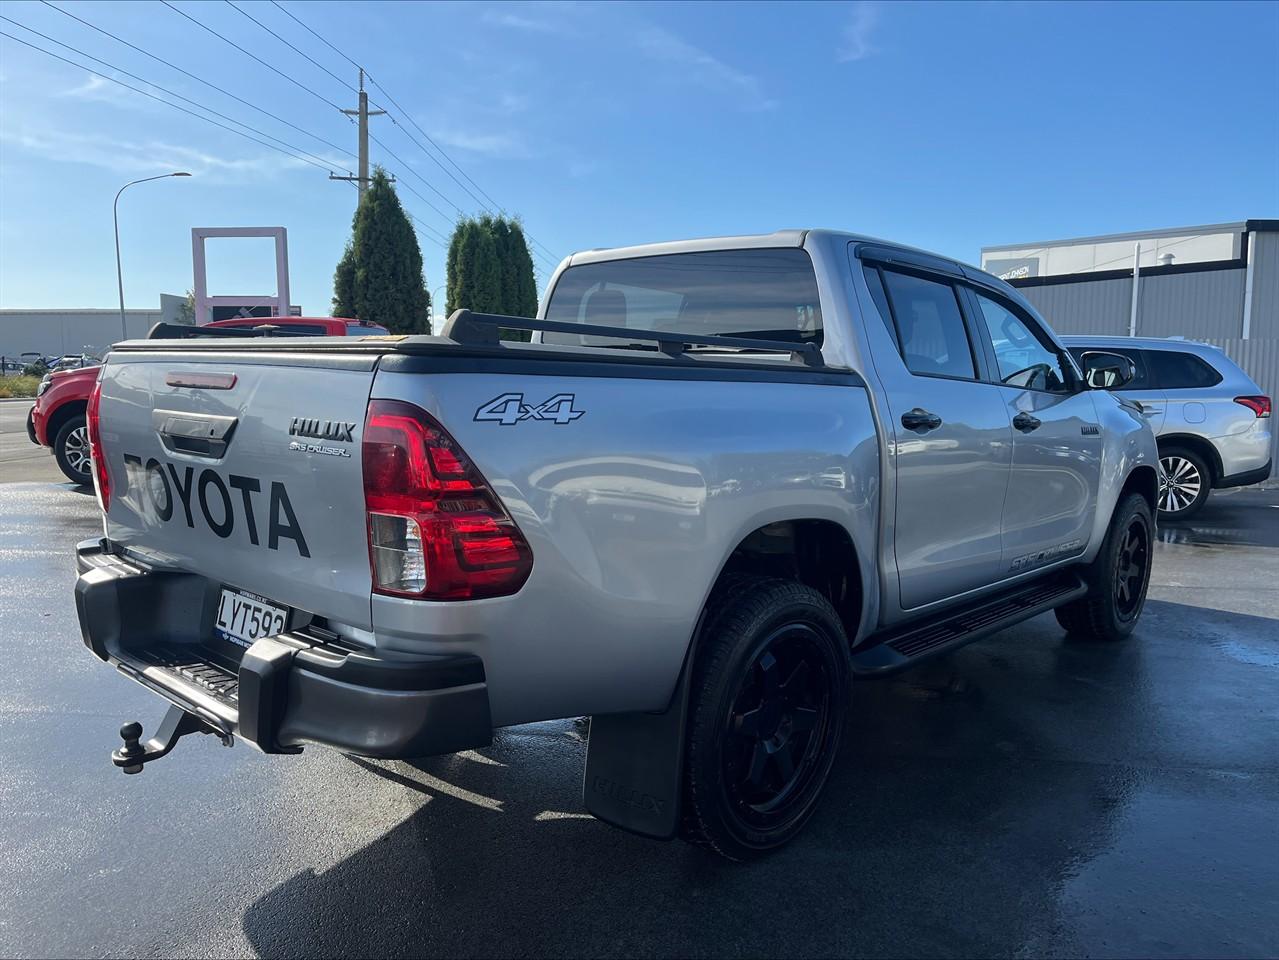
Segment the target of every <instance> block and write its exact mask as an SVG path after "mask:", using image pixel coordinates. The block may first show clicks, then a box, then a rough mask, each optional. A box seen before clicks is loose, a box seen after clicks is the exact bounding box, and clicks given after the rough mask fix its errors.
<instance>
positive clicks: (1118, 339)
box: [1059, 333, 1222, 355]
mask: <svg viewBox="0 0 1279 960" xmlns="http://www.w3.org/2000/svg"><path fill="white" fill-rule="evenodd" d="M1059 339H1060V340H1061V342H1062V343H1063V344H1065V345H1066V346H1068V347H1140V348H1141V349H1143V350H1181V351H1189V352H1191V353H1205V352H1207V351H1216V353H1221V352H1222V351H1221V348H1220V347H1217V346H1214V345H1213V344H1211V343H1202V342H1201V341H1198V340H1187V339H1185V338H1184V337H1123V336H1114V335H1113V334H1112V335H1110V336H1097V337H1090V336H1088V335H1086V334H1079V333H1072V334H1065V335H1062V336H1061V337H1060V338H1059ZM1210 355H1214V354H1210Z"/></svg>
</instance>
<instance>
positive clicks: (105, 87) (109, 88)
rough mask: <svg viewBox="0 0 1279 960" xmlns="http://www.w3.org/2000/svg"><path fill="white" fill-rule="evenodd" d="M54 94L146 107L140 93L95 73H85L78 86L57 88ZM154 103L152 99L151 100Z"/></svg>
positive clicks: (71, 98) (144, 88)
mask: <svg viewBox="0 0 1279 960" xmlns="http://www.w3.org/2000/svg"><path fill="white" fill-rule="evenodd" d="M139 89H143V90H148V91H149V90H150V88H149V87H140V88H139ZM54 96H57V97H62V98H65V99H68V100H85V101H88V102H90V103H110V104H114V105H116V106H122V107H134V108H138V109H145V108H147V107H148V105H149V104H148V101H147V99H146V98H145V97H143V96H141V95H140V94H137V93H134V92H133V91H132V90H126V89H125V88H124V87H122V86H120V84H118V83H112V82H111V81H110V80H107V79H106V78H105V77H100V76H98V75H97V74H96V73H86V74H85V75H84V82H83V83H81V84H79V85H78V86H74V87H68V88H67V89H65V90H59V91H58V92H57V93H56V94H54ZM151 103H154V101H151Z"/></svg>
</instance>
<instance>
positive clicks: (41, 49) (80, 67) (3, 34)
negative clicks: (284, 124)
mask: <svg viewBox="0 0 1279 960" xmlns="http://www.w3.org/2000/svg"><path fill="white" fill-rule="evenodd" d="M0 37H8V38H9V39H10V40H13V41H15V42H17V43H20V44H22V45H23V46H24V47H30V48H31V49H32V50H37V51H39V52H40V53H43V54H44V55H45V56H47V57H52V58H53V59H55V60H61V61H62V62H63V63H67V64H70V65H71V66H73V67H75V68H76V69H77V70H84V71H85V72H86V73H91V74H93V75H94V76H95V77H101V78H102V79H103V80H109V81H111V82H112V83H116V84H119V85H120V86H122V87H124V88H125V89H127V90H132V91H133V92H134V93H140V94H142V96H144V97H149V98H151V99H152V100H155V101H156V102H157V103H163V104H164V105H165V106H167V107H172V108H173V109H174V110H180V111H181V112H182V113H185V114H188V115H189V116H192V117H195V118H196V119H197V120H203V121H204V122H205V123H211V124H213V125H214V126H215V127H221V128H222V129H223V130H229V131H230V132H231V133H234V134H235V135H236V136H238V137H244V139H246V140H252V141H253V142H254V143H260V144H261V145H262V146H264V147H267V148H269V149H271V150H274V151H276V152H277V153H282V154H284V155H285V156H287V157H289V158H291V159H293V160H301V161H302V162H303V163H309V164H310V165H311V166H313V167H318V168H319V169H321V170H327V169H328V168H327V167H325V166H323V165H321V164H318V163H316V162H314V161H313V160H308V159H307V158H306V157H304V156H300V155H299V154H296V153H292V152H290V151H288V150H285V149H283V148H282V147H277V146H276V145H275V144H273V143H268V142H267V141H265V140H259V139H258V138H257V137H255V136H252V135H251V134H247V133H245V132H243V131H242V130H237V129H235V127H228V126H227V125H226V124H225V123H219V122H218V121H217V120H211V119H210V118H208V117H205V116H202V115H201V114H198V113H196V112H195V111H194V110H188V109H187V108H186V107H183V106H180V105H179V104H176V103H173V102H172V101H170V100H165V99H164V98H163V97H157V96H156V95H155V94H154V93H148V92H147V91H146V90H142V89H139V88H138V87H135V86H133V85H132V84H130V83H125V82H124V81H123V80H117V79H116V78H115V77H109V76H107V75H106V74H105V73H99V72H98V71H97V70H94V69H93V68H91V67H86V66H85V65H84V64H82V63H76V62H75V61H74V60H69V59H68V58H66V57H64V56H62V55H61V54H57V53H54V52H53V51H52V50H46V49H44V47H41V46H39V45H37V44H34V43H30V42H28V41H26V40H23V39H22V38H21V37H15V36H14V35H13V34H11V33H6V32H5V31H3V30H0Z"/></svg>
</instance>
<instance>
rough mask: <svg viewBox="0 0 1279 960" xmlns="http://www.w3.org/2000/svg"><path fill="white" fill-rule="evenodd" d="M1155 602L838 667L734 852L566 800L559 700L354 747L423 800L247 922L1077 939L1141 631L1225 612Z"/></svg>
mask: <svg viewBox="0 0 1279 960" xmlns="http://www.w3.org/2000/svg"><path fill="white" fill-rule="evenodd" d="M1151 607H1152V616H1150V617H1149V621H1148V622H1147V621H1143V629H1142V631H1141V633H1142V636H1140V637H1139V638H1138V639H1137V640H1135V641H1134V642H1131V643H1122V644H1097V643H1086V642H1081V641H1077V640H1073V639H1070V638H1066V637H1064V636H1063V635H1062V633H1061V631H1060V630H1059V629H1058V628H1057V626H1056V624H1055V622H1054V621H1053V620H1052V618H1051V616H1050V617H1047V618H1039V619H1037V620H1035V621H1031V622H1030V623H1028V624H1024V625H1022V626H1019V627H1015V628H1012V629H1011V630H1008V631H1005V632H1004V633H1002V634H999V635H997V636H996V637H993V638H991V639H990V640H987V641H985V642H983V643H981V644H976V645H974V646H972V647H969V648H966V649H964V650H961V651H958V652H957V653H955V654H954V655H952V656H949V657H946V658H943V659H941V660H938V661H934V662H931V663H927V664H924V665H921V666H920V667H918V668H916V669H914V670H912V671H910V672H908V673H906V674H903V675H901V676H900V677H899V678H897V679H893V680H886V681H878V682H867V683H859V684H856V685H855V688H854V694H855V697H854V702H855V705H854V707H853V709H852V711H851V714H850V717H849V721H848V728H847V731H846V737H845V741H844V745H843V747H842V756H841V758H840V762H839V763H838V765H837V768H836V773H835V775H834V777H833V779H832V782H831V783H830V784H829V786H828V787H827V791H826V794H825V797H824V799H823V803H822V805H821V807H820V808H819V810H818V812H817V814H816V816H815V817H814V819H813V821H812V822H811V823H810V824H809V825H808V827H807V829H806V831H805V832H804V834H803V835H802V836H801V837H800V838H799V839H798V840H797V841H796V842H795V843H793V844H791V845H790V846H789V847H788V848H786V849H784V850H782V851H780V852H778V853H777V854H775V855H773V856H770V857H768V858H765V859H764V860H762V861H759V862H756V863H751V864H730V863H728V862H726V861H721V860H719V859H718V858H716V857H714V856H713V855H711V854H709V853H707V852H705V851H702V850H699V849H696V848H693V847H690V846H687V845H685V844H681V843H671V844H666V843H659V842H653V841H648V840H643V839H640V838H637V837H634V836H631V835H629V834H626V833H624V832H622V831H619V830H615V829H613V828H610V827H608V826H606V825H604V824H602V823H599V822H597V821H595V820H593V819H590V818H589V817H584V816H583V815H580V814H578V813H577V811H580V810H581V806H580V775H581V767H582V764H583V762H584V758H585V744H584V743H583V742H582V741H581V738H580V734H579V729H580V728H579V727H577V726H575V725H574V724H573V723H571V722H567V721H565V722H555V723H545V724H535V725H531V726H528V727H519V728H512V729H510V730H506V731H501V732H499V735H498V737H497V739H496V741H495V742H494V744H493V745H492V747H490V748H487V749H485V750H483V751H479V752H478V753H477V754H472V755H471V756H458V757H441V758H431V759H427V760H422V761H416V762H413V763H387V764H383V763H373V762H371V761H364V760H353V763H355V764H359V765H360V766H361V767H364V768H367V769H375V770H377V771H379V772H380V773H381V775H383V776H385V777H388V778H390V779H391V780H392V781H394V782H397V783H399V784H401V785H402V786H403V787H404V788H405V789H406V790H408V791H415V792H418V793H420V794H422V795H423V798H424V799H425V802H423V803H421V804H420V806H418V807H417V809H416V810H415V811H414V812H413V813H412V814H411V815H410V816H408V818H407V819H405V820H404V821H403V822H401V823H400V824H398V825H397V826H396V827H394V828H393V829H392V830H390V831H389V832H388V833H387V834H385V835H384V836H382V837H380V838H379V839H378V840H377V841H376V842H374V843H372V844H370V845H368V846H366V847H365V848H363V849H361V850H359V851H357V852H355V853H354V854H352V855H351V856H349V857H348V858H346V859H345V860H343V861H342V862H340V863H339V864H337V865H336V866H334V867H332V868H331V869H328V870H325V871H324V872H322V873H316V872H314V871H312V870H307V871H304V872H301V873H298V874H296V875H295V876H293V877H291V878H290V879H288V880H287V881H285V882H284V883H283V884H281V885H279V886H278V887H276V888H275V889H273V890H271V891H270V892H268V893H267V894H265V895H264V896H263V897H261V898H260V899H259V900H257V901H256V902H255V903H253V904H252V905H251V906H250V907H249V908H248V910H247V912H246V913H245V916H244V929H245V932H246V935H247V937H248V939H249V941H250V943H251V944H252V945H253V946H254V948H255V949H256V950H257V951H258V952H259V953H260V954H262V955H267V956H298V957H311V956H334V955H352V956H356V955H358V956H417V955H424V954H431V955H435V954H448V955H462V956H525V955H551V954H554V955H569V956H595V957H601V956H638V955H643V956H680V957H694V956H759V955H782V956H794V955H817V956H849V955H872V956H886V955H887V956H943V955H944V956H953V955H981V956H1001V955H1004V956H1006V955H1010V954H1014V953H1018V952H1026V951H1029V952H1031V953H1043V952H1047V951H1048V950H1049V947H1050V946H1051V948H1052V951H1053V952H1058V953H1062V952H1064V953H1065V954H1067V955H1079V954H1081V953H1083V952H1086V951H1087V950H1088V948H1089V945H1088V944H1078V943H1073V942H1072V940H1071V933H1070V929H1069V927H1068V926H1067V925H1066V924H1064V923H1063V922H1060V921H1059V920H1058V918H1057V917H1056V911H1057V909H1058V904H1059V902H1060V901H1061V899H1062V890H1063V887H1064V885H1065V884H1067V883H1068V882H1069V879H1070V878H1071V877H1072V876H1073V875H1074V874H1075V873H1076V872H1077V871H1078V870H1079V868H1080V865H1081V864H1085V863H1087V862H1088V861H1090V860H1091V859H1092V858H1094V857H1096V856H1097V855H1098V854H1099V853H1101V852H1102V851H1104V850H1106V849H1107V848H1109V847H1110V846H1111V845H1112V844H1113V843H1114V840H1115V831H1116V829H1117V824H1118V822H1119V820H1120V817H1121V815H1122V813H1123V810H1124V808H1125V806H1126V805H1127V803H1128V802H1129V799H1130V797H1131V796H1132V794H1133V792H1134V791H1136V790H1139V789H1140V787H1141V780H1142V778H1143V776H1145V773H1144V772H1143V770H1144V768H1143V764H1146V763H1147V762H1149V761H1150V757H1151V756H1153V755H1154V752H1157V751H1156V748H1155V747H1154V746H1152V745H1153V744H1155V743H1156V742H1157V741H1158V740H1159V738H1160V736H1161V729H1160V725H1161V723H1162V718H1161V710H1163V709H1164V705H1165V701H1164V700H1161V699H1159V698H1154V697H1151V695H1150V694H1151V691H1152V690H1153V689H1155V688H1156V685H1155V684H1153V683H1152V677H1151V674H1152V672H1157V671H1158V669H1163V668H1162V667H1159V668H1153V667H1152V659H1153V658H1155V657H1156V656H1157V654H1154V653H1152V652H1151V651H1149V650H1148V649H1147V646H1148V645H1149V644H1153V643H1157V642H1163V641H1164V640H1165V639H1166V636H1167V631H1166V630H1165V629H1164V628H1163V626H1162V625H1163V624H1165V623H1172V622H1175V621H1180V622H1182V623H1183V624H1186V623H1188V622H1190V621H1193V620H1194V618H1199V619H1203V618H1204V617H1205V616H1211V617H1212V618H1213V619H1214V620H1219V619H1220V618H1221V617H1222V616H1223V615H1222V614H1219V613H1217V612H1210V611H1200V610H1196V609H1195V608H1191V607H1182V606H1180V605H1177V604H1166V603H1163V604H1156V603H1152V604H1151ZM1230 616H1234V618H1235V619H1238V620H1241V621H1242V620H1256V619H1257V618H1250V617H1239V616H1235V615H1230ZM1272 625H1273V624H1272ZM1238 626H1239V629H1241V630H1244V631H1246V630H1248V629H1250V628H1251V625H1249V624H1243V623H1241V624H1239V625H1238ZM1192 628H1193V623H1190V625H1189V626H1188V627H1187V629H1192ZM1188 642H1189V641H1188ZM1137 757H1140V758H1141V760H1140V762H1138V760H1137V759H1135V758H1137ZM1050 941H1051V943H1050ZM1112 946H1113V944H1112Z"/></svg>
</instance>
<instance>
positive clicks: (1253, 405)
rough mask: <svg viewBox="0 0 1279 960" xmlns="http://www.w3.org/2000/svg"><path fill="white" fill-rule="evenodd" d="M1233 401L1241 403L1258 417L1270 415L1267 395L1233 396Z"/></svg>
mask: <svg viewBox="0 0 1279 960" xmlns="http://www.w3.org/2000/svg"><path fill="white" fill-rule="evenodd" d="M1235 403H1242V404H1243V405H1244V406H1245V407H1247V408H1248V409H1249V410H1251V411H1252V412H1253V413H1255V414H1256V415H1257V416H1258V417H1268V416H1270V398H1269V397H1235Z"/></svg>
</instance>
